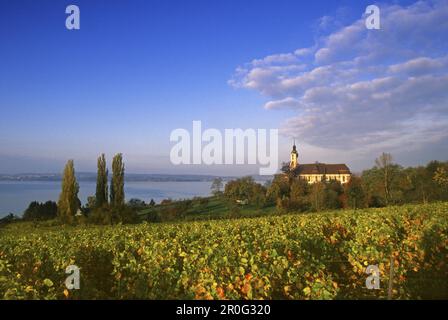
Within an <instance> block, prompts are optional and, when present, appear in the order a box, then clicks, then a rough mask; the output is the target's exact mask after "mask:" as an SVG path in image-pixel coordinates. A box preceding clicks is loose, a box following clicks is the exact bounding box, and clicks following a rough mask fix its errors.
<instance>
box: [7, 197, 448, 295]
mask: <svg viewBox="0 0 448 320" xmlns="http://www.w3.org/2000/svg"><path fill="white" fill-rule="evenodd" d="M447 263H448V203H434V204H428V205H406V206H400V207H389V208H382V209H365V210H358V211H357V212H353V211H334V212H323V213H314V214H289V215H283V216H266V217H258V218H244V219H227V220H214V221H196V222H181V223H157V224H149V223H142V224H138V225H126V226H125V225H116V226H78V227H69V226H55V227H48V226H47V227H42V226H40V227H39V226H38V227H36V226H35V225H33V224H31V223H15V224H11V225H8V226H6V227H3V228H2V229H0V298H2V299H100V298H102V299H181V298H184V299H360V298H364V299H386V298H388V287H389V285H390V284H391V285H392V291H391V296H390V297H391V298H392V299H410V298H416V299H434V298H443V299H447V298H448V280H447V279H448V266H447ZM68 265H76V266H78V267H79V268H80V275H81V281H80V282H81V283H80V285H81V287H80V289H79V290H67V289H66V287H65V284H64V283H65V279H66V277H67V274H65V269H66V267H67V266H68ZM368 265H376V266H378V268H379V271H380V289H378V290H369V289H367V288H366V284H365V282H366V278H367V277H368V276H369V275H368V274H366V273H365V271H366V267H367V266H368ZM391 266H392V267H393V277H392V279H391V278H390V277H389V275H390V268H391Z"/></svg>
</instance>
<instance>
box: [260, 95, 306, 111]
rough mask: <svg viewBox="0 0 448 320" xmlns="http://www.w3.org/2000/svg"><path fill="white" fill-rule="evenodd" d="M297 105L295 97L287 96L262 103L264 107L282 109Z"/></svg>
mask: <svg viewBox="0 0 448 320" xmlns="http://www.w3.org/2000/svg"><path fill="white" fill-rule="evenodd" d="M298 106H299V101H298V100H297V99H294V98H291V97H287V98H284V99H281V100H273V101H269V102H267V103H266V104H265V105H264V108H265V109H268V110H269V109H283V108H294V107H298Z"/></svg>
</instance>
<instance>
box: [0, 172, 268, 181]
mask: <svg viewBox="0 0 448 320" xmlns="http://www.w3.org/2000/svg"><path fill="white" fill-rule="evenodd" d="M251 176H252V177H254V179H256V180H261V181H265V180H269V179H271V178H272V177H270V176H258V175H251ZM76 178H77V180H78V181H84V182H93V181H96V173H93V172H80V173H77V175H76ZM216 178H222V179H223V180H224V181H229V180H232V179H236V178H237V177H236V176H214V175H194V174H144V173H142V174H140V173H129V174H126V175H125V181H127V182H139V181H141V182H149V181H151V182H199V181H213V179H216ZM0 181H26V182H29V181H40V182H42V181H53V182H54V181H61V174H57V173H19V174H0Z"/></svg>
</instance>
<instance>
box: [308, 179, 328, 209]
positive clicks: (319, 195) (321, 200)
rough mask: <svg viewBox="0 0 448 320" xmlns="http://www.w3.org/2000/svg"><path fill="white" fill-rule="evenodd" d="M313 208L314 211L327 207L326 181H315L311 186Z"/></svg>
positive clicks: (310, 195)
mask: <svg viewBox="0 0 448 320" xmlns="http://www.w3.org/2000/svg"><path fill="white" fill-rule="evenodd" d="M309 199H310V203H311V208H312V209H313V210H314V211H317V212H319V211H321V210H323V209H324V208H325V183H323V182H315V183H313V185H312V186H311V192H310V194H309Z"/></svg>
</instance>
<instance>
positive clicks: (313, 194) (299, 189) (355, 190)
mask: <svg viewBox="0 0 448 320" xmlns="http://www.w3.org/2000/svg"><path fill="white" fill-rule="evenodd" d="M283 168H284V169H283V173H282V174H278V175H276V176H274V178H273V180H272V181H269V182H268V183H267V184H266V185H264V186H263V185H261V184H258V183H256V182H255V181H254V180H253V179H252V178H251V177H244V178H240V179H237V180H233V181H230V182H228V183H227V184H226V186H225V190H224V195H225V196H226V197H227V199H230V200H231V201H233V202H236V201H240V202H241V200H247V201H248V203H250V204H252V205H255V206H256V207H259V208H262V207H266V206H272V205H275V206H276V207H277V209H278V210H279V211H283V212H288V211H299V212H307V211H315V212H316V211H322V210H330V209H347V208H351V209H355V210H356V209H358V208H367V207H385V206H389V205H398V204H404V203H427V202H432V201H448V162H440V161H431V162H429V163H428V164H427V165H426V166H419V167H408V168H404V167H402V166H400V165H399V164H396V163H394V162H393V158H392V156H391V155H390V154H388V153H383V154H382V155H381V156H380V157H378V158H377V159H376V160H375V166H374V167H373V168H371V169H368V170H364V171H363V172H362V173H361V174H360V175H352V177H351V179H350V180H349V182H348V183H346V184H341V183H340V182H338V181H327V180H326V179H323V181H320V182H316V183H313V184H309V183H308V182H307V181H305V180H302V179H300V178H299V177H297V175H296V174H295V173H294V171H290V170H289V166H287V165H286V166H284V167H283Z"/></svg>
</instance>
